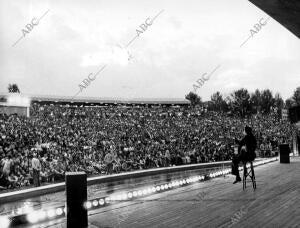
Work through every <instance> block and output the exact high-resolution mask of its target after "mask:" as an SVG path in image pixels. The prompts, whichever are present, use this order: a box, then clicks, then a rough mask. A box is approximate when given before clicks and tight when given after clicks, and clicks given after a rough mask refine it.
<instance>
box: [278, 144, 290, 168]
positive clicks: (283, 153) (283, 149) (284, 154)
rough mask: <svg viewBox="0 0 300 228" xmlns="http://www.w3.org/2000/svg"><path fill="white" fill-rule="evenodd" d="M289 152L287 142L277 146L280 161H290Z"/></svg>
mask: <svg viewBox="0 0 300 228" xmlns="http://www.w3.org/2000/svg"><path fill="white" fill-rule="evenodd" d="M290 152H291V150H290V147H289V144H281V145H280V146H279V153H280V155H279V158H280V163H290Z"/></svg>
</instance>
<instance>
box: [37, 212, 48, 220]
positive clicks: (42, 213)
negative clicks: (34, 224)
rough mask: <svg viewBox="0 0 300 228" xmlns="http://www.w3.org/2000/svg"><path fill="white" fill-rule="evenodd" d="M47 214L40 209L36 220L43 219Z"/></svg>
mask: <svg viewBox="0 0 300 228" xmlns="http://www.w3.org/2000/svg"><path fill="white" fill-rule="evenodd" d="M46 216H47V214H46V212H45V211H43V210H41V211H39V212H38V220H44V219H45V218H46Z"/></svg>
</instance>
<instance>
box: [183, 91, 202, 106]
mask: <svg viewBox="0 0 300 228" xmlns="http://www.w3.org/2000/svg"><path fill="white" fill-rule="evenodd" d="M185 99H187V100H189V101H190V102H191V105H192V106H195V105H197V104H201V103H202V101H201V97H199V96H198V95H197V94H196V93H193V92H190V93H189V94H187V95H185Z"/></svg>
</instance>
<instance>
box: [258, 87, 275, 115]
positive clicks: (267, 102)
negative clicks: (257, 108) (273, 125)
mask: <svg viewBox="0 0 300 228" xmlns="http://www.w3.org/2000/svg"><path fill="white" fill-rule="evenodd" d="M273 105H274V98H273V95H272V92H271V91H270V90H269V89H266V90H263V91H262V92H261V109H262V112H263V113H265V114H268V113H270V111H271V107H272V106H273Z"/></svg>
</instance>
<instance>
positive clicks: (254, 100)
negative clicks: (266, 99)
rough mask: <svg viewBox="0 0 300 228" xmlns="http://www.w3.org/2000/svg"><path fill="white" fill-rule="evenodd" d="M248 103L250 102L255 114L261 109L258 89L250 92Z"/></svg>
mask: <svg viewBox="0 0 300 228" xmlns="http://www.w3.org/2000/svg"><path fill="white" fill-rule="evenodd" d="M250 103H251V104H252V110H253V113H255V114H256V113H258V112H260V111H261V92H260V91H259V90H258V89H256V90H255V92H254V93H252V94H251V98H250Z"/></svg>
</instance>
